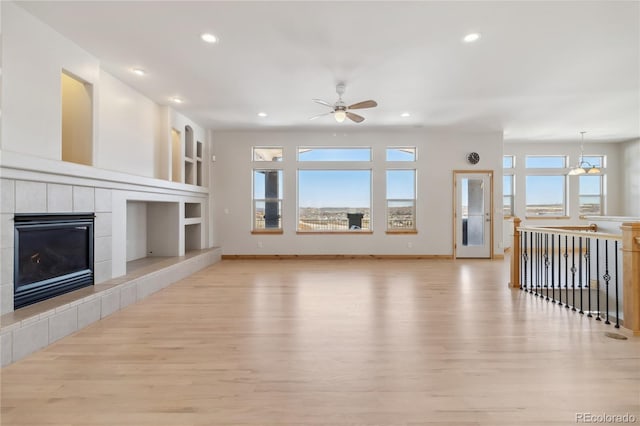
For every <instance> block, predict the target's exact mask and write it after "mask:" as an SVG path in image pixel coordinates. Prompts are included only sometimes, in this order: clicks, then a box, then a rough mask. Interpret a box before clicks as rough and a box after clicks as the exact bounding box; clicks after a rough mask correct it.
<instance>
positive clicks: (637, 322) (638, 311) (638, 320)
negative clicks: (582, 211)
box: [622, 222, 640, 336]
mask: <svg viewBox="0 0 640 426" xmlns="http://www.w3.org/2000/svg"><path fill="white" fill-rule="evenodd" d="M622 271H623V272H622V273H623V277H624V278H623V286H622V288H623V290H622V294H623V298H622V312H623V313H624V327H625V328H627V329H629V330H631V331H633V334H635V335H636V336H638V335H640V222H630V223H623V224H622Z"/></svg>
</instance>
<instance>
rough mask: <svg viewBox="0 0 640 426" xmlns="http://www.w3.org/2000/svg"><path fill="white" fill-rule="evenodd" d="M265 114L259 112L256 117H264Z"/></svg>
mask: <svg viewBox="0 0 640 426" xmlns="http://www.w3.org/2000/svg"><path fill="white" fill-rule="evenodd" d="M266 116H267V113H266V112H259V113H258V117H266Z"/></svg>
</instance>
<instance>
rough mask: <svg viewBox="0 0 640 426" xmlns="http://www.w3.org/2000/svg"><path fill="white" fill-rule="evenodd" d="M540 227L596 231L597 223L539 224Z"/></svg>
mask: <svg viewBox="0 0 640 426" xmlns="http://www.w3.org/2000/svg"><path fill="white" fill-rule="evenodd" d="M540 228H551V229H564V230H566V231H590V232H598V225H596V224H595V223H592V224H590V225H573V226H541V227H540Z"/></svg>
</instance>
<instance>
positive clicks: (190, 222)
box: [184, 203, 202, 252]
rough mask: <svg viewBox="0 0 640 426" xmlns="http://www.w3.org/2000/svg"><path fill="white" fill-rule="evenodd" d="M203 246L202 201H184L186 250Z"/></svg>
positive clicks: (198, 248)
mask: <svg viewBox="0 0 640 426" xmlns="http://www.w3.org/2000/svg"><path fill="white" fill-rule="evenodd" d="M201 248H202V203H184V250H185V252H188V251H190V250H200V249H201Z"/></svg>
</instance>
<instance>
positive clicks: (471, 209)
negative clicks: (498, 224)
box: [454, 172, 493, 258]
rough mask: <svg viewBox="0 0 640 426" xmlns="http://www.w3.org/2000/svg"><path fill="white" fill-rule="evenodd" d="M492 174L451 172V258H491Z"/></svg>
mask: <svg viewBox="0 0 640 426" xmlns="http://www.w3.org/2000/svg"><path fill="white" fill-rule="evenodd" d="M491 178H492V174H491V173H489V172H484V173H467V172H455V199H456V210H455V225H454V226H455V257H456V258H490V257H491V241H492V239H491V228H492V227H491V221H492V220H493V217H492V207H491V193H492V188H491V185H492V179H491Z"/></svg>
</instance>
